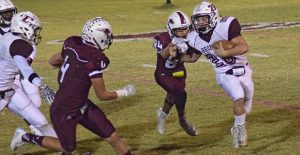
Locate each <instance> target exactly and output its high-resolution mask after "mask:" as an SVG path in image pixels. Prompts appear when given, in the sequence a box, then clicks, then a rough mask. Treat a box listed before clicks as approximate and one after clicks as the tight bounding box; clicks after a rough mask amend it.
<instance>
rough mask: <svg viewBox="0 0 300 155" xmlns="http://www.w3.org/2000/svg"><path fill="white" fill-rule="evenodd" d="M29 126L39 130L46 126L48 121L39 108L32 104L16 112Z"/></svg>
mask: <svg viewBox="0 0 300 155" xmlns="http://www.w3.org/2000/svg"><path fill="white" fill-rule="evenodd" d="M18 113H19V114H20V115H21V117H23V118H24V119H25V120H26V121H27V122H29V124H31V125H33V126H34V127H36V128H40V127H42V126H45V125H47V124H48V121H47V119H46V117H45V116H44V114H43V113H42V112H41V111H40V109H39V108H37V107H36V106H34V105H33V104H30V105H28V106H27V107H26V108H25V109H23V110H20V111H18Z"/></svg>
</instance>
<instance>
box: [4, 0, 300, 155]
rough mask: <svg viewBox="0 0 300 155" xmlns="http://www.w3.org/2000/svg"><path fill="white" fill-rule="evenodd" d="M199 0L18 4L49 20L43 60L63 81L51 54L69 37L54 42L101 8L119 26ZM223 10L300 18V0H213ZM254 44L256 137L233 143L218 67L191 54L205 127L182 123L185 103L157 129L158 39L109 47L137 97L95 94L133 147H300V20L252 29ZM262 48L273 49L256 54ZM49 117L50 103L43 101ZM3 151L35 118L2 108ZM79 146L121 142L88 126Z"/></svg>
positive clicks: (260, 18)
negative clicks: (187, 129) (193, 132)
mask: <svg viewBox="0 0 300 155" xmlns="http://www.w3.org/2000/svg"><path fill="white" fill-rule="evenodd" d="M198 2H199V1H194V0H173V1H172V3H173V4H172V5H166V4H165V1H164V0H151V1H150V0H128V1H125V0H101V1H100V0H99V1H96V0H85V1H81V0H64V1H61V0H26V1H24V0H15V1H14V3H15V5H16V6H17V7H18V11H25V10H30V11H32V12H34V13H35V14H37V15H38V16H39V18H40V20H41V21H42V24H43V30H42V36H43V41H42V43H41V44H40V45H39V46H38V54H37V58H36V60H35V62H34V63H33V67H34V68H35V69H36V71H37V73H38V74H39V75H41V76H42V77H43V78H44V80H45V82H46V83H47V84H48V85H49V86H50V87H52V88H54V89H56V88H57V83H56V75H57V70H56V69H53V68H52V67H50V66H49V65H48V63H47V60H48V59H49V57H50V56H52V55H53V54H54V53H56V52H58V51H60V49H61V44H48V42H49V41H53V40H64V39H65V38H66V37H68V36H70V35H78V34H80V32H81V28H82V25H83V24H84V22H85V21H86V20H88V19H90V18H92V17H95V16H102V17H105V18H106V19H108V20H109V21H110V23H111V24H112V27H113V32H114V35H121V34H132V33H143V32H151V31H156V30H163V29H164V26H165V20H166V18H167V16H168V15H169V14H170V13H171V12H172V11H175V10H178V9H180V10H182V11H184V12H186V13H187V14H188V15H191V14H192V11H193V9H194V7H195V5H196V4H197V3H198ZM212 2H214V4H215V5H216V6H217V7H218V9H219V12H220V14H221V15H224V16H225V15H233V16H235V17H238V19H239V21H240V23H242V24H245V23H257V22H288V21H290V22H300V11H299V9H298V8H300V1H299V0H286V1H278V0H265V1H258V0H243V1H238V0H232V1H212ZM242 35H243V36H244V38H245V39H246V40H247V42H248V44H249V46H250V51H249V53H247V56H248V59H249V62H250V64H251V67H252V68H253V70H254V73H253V79H254V83H255V95H254V105H253V110H252V113H251V114H250V115H249V117H248V120H247V128H248V134H249V146H247V147H244V148H241V149H237V150H235V149H233V148H232V145H231V135H230V127H231V126H232V124H233V114H232V103H231V102H230V99H229V97H227V95H226V94H225V93H224V92H223V91H222V90H221V89H220V88H219V86H218V85H217V84H216V82H215V75H214V71H213V68H212V67H211V66H210V64H209V63H207V62H202V61H199V62H196V63H194V64H186V67H187V71H188V79H187V93H188V102H187V106H186V110H187V116H188V118H189V119H190V121H191V122H192V123H193V124H194V125H195V126H196V127H197V129H198V130H199V131H200V134H199V136H196V137H189V136H188V135H186V134H185V133H184V131H183V130H182V129H181V128H180V127H179V124H178V120H177V114H176V111H175V109H173V110H172V113H171V115H170V117H168V120H167V131H166V135H164V136H161V135H158V133H157V131H156V129H155V128H156V117H155V110H156V109H157V108H159V107H160V106H162V104H163V100H164V97H165V92H164V91H163V90H162V89H161V88H160V87H159V86H158V85H156V83H155V80H154V77H153V72H154V68H151V67H143V64H148V65H155V63H156V54H155V51H154V49H153V48H152V40H149V39H148V40H147V39H146V40H133V41H122V42H117V41H115V42H114V43H113V45H112V46H111V48H110V49H109V50H107V51H106V52H105V53H106V54H107V55H108V56H109V58H110V60H111V63H110V65H109V67H108V70H107V71H106V72H105V73H104V79H105V82H106V86H107V88H108V89H111V90H115V89H118V88H120V87H123V86H124V85H126V84H128V83H133V84H135V85H136V86H137V94H136V95H135V96H133V97H128V98H123V99H117V100H114V101H105V102H104V101H98V100H97V99H96V97H95V95H94V93H93V91H91V94H90V96H91V98H92V100H93V101H95V103H97V105H98V106H99V107H101V109H103V111H105V113H106V114H107V116H108V118H109V119H110V120H111V121H112V122H113V124H114V125H115V127H116V128H117V131H118V133H119V134H120V135H121V136H122V138H123V139H124V140H125V141H126V143H128V145H129V146H130V148H131V150H132V152H133V154H139V155H167V154H168V155H181V154H188V155H199V154H205V155H207V154H211V155H213V154H215V155H228V154H233V155H234V154H237V155H239V154H272V155H273V154H274V155H285V154H289V155H296V154H300V148H299V146H300V130H299V128H300V110H299V106H300V97H299V94H300V89H299V83H300V67H299V66H300V61H299V58H300V56H299V49H300V44H299V40H300V37H299V36H300V27H295V28H287V29H275V30H257V31H251V32H243V34H242ZM253 53H259V54H265V55H268V57H255V56H252V55H251V54H253ZM41 108H42V111H43V112H44V113H45V114H46V116H47V117H48V118H49V106H48V105H47V104H43V105H42V107H41ZM0 114H1V115H0V127H1V129H0V131H1V139H0V152H1V153H0V154H11V151H10V148H9V144H10V140H11V138H12V135H13V133H14V130H15V128H16V127H18V126H21V127H24V128H25V129H26V130H28V128H27V127H26V125H25V123H24V122H23V121H22V120H21V119H20V118H18V117H17V116H16V115H14V114H12V113H11V112H9V111H8V110H7V109H5V110H4V111H2V112H1V113H0ZM77 133H78V135H77V140H78V143H77V151H76V154H79V153H82V152H87V151H89V152H91V153H92V154H95V155H98V154H103V155H110V154H114V152H113V150H112V148H111V147H110V146H109V145H108V144H107V143H106V142H105V141H103V140H101V139H99V138H97V137H96V136H95V135H94V134H92V133H90V132H89V131H87V130H86V129H84V128H82V127H81V126H78V131H77ZM17 154H38V155H44V154H49V155H54V154H58V153H55V152H51V151H48V150H46V149H42V148H39V147H37V146H33V145H27V146H24V147H21V148H20V149H19V150H18V152H17Z"/></svg>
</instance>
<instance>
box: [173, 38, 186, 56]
mask: <svg viewBox="0 0 300 155" xmlns="http://www.w3.org/2000/svg"><path fill="white" fill-rule="evenodd" d="M186 42H187V40H186V39H184V38H177V37H174V38H173V39H172V43H173V44H175V45H176V46H177V48H178V51H179V53H186V51H187V50H188V46H187V44H186Z"/></svg>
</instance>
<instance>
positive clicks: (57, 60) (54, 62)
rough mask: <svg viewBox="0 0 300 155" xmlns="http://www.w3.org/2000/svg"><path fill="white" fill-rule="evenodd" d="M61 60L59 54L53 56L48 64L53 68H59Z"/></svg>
mask: <svg viewBox="0 0 300 155" xmlns="http://www.w3.org/2000/svg"><path fill="white" fill-rule="evenodd" d="M63 61H64V60H63V58H62V56H61V52H58V53H56V54H54V55H53V56H52V57H51V58H50V59H49V60H48V62H49V64H50V65H52V66H53V67H60V66H61V65H62V63H63Z"/></svg>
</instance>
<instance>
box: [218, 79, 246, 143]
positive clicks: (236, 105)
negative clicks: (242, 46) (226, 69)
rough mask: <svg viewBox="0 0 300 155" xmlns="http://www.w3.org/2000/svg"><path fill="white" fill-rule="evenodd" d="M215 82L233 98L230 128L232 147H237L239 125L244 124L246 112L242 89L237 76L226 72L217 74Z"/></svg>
mask: <svg viewBox="0 0 300 155" xmlns="http://www.w3.org/2000/svg"><path fill="white" fill-rule="evenodd" d="M216 78H217V82H218V84H219V85H220V86H221V87H222V89H223V90H224V91H225V92H226V93H227V94H228V95H229V96H230V97H231V99H232V100H233V112H234V118H235V119H234V126H233V127H232V128H231V134H232V137H233V147H234V148H239V146H240V143H239V137H240V129H241V126H244V125H245V122H246V112H245V108H244V89H243V87H242V85H241V82H240V80H239V79H238V77H236V76H233V75H226V74H217V77H216Z"/></svg>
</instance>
